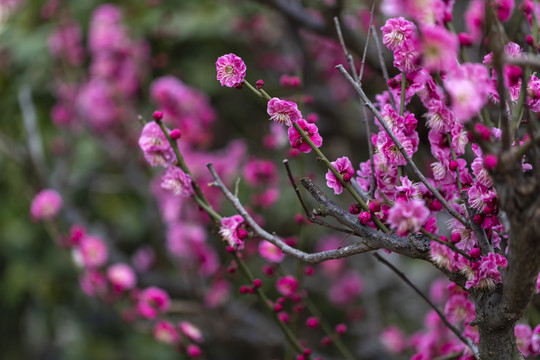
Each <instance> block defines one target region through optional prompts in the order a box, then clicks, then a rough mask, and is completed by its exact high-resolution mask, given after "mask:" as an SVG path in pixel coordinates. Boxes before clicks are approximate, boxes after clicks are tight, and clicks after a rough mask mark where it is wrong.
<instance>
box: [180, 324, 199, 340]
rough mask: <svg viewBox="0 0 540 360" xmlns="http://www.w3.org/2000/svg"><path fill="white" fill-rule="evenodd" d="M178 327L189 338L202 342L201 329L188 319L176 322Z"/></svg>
mask: <svg viewBox="0 0 540 360" xmlns="http://www.w3.org/2000/svg"><path fill="white" fill-rule="evenodd" d="M178 328H179V329H180V331H181V332H182V334H184V335H185V336H187V337H188V338H189V339H190V340H192V341H195V342H198V343H201V342H203V340H204V339H203V336H202V333H201V330H199V328H197V327H196V326H195V325H193V324H192V323H190V322H189V321H181V322H180V323H179V324H178Z"/></svg>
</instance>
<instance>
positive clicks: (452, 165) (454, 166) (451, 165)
mask: <svg viewBox="0 0 540 360" xmlns="http://www.w3.org/2000/svg"><path fill="white" fill-rule="evenodd" d="M448 167H449V168H450V170H452V171H456V169H457V168H458V163H457V161H455V160H450V162H449V163H448Z"/></svg>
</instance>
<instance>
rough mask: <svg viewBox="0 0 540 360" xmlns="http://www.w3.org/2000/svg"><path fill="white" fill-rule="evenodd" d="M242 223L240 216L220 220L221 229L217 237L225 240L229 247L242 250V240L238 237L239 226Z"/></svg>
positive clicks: (242, 219)
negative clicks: (219, 236)
mask: <svg viewBox="0 0 540 360" xmlns="http://www.w3.org/2000/svg"><path fill="white" fill-rule="evenodd" d="M243 223H244V218H243V217H242V216H240V215H234V216H231V217H224V218H223V219H221V228H220V229H219V235H221V237H222V238H223V240H225V241H226V242H227V243H228V244H229V246H231V247H233V248H235V249H237V250H242V249H243V248H244V240H243V239H241V238H240V237H239V234H238V230H239V226H240V225H241V224H243Z"/></svg>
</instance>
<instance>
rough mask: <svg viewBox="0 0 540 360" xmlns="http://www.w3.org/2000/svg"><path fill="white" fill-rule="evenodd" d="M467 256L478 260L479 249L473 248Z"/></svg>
mask: <svg viewBox="0 0 540 360" xmlns="http://www.w3.org/2000/svg"><path fill="white" fill-rule="evenodd" d="M469 255H471V257H473V258H475V259H476V258H479V257H480V249H479V248H473V249H472V250H471V252H470V253H469Z"/></svg>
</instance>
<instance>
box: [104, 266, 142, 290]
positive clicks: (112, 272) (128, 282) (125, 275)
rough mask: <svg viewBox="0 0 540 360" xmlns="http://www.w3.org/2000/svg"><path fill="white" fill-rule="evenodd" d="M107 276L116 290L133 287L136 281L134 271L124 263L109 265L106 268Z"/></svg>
mask: <svg viewBox="0 0 540 360" xmlns="http://www.w3.org/2000/svg"><path fill="white" fill-rule="evenodd" d="M107 278H108V279H109V281H110V283H111V285H112V286H113V287H114V289H115V290H117V291H126V290H130V289H133V287H134V286H135V284H136V282H137V278H136V276H135V272H134V271H133V269H132V268H131V266H129V265H128V264H124V263H118V264H114V265H111V266H109V268H108V269H107Z"/></svg>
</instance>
